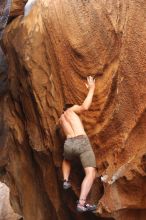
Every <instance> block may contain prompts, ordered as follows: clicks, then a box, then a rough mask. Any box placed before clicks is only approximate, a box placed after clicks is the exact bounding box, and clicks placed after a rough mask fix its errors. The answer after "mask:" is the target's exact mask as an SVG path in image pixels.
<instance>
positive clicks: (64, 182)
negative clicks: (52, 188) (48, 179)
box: [63, 180, 71, 189]
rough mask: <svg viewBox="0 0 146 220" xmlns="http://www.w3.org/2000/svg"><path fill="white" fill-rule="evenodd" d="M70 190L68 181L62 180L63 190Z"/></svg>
mask: <svg viewBox="0 0 146 220" xmlns="http://www.w3.org/2000/svg"><path fill="white" fill-rule="evenodd" d="M69 188H71V183H70V181H69V180H64V181H63V189H69Z"/></svg>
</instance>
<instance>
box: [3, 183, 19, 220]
mask: <svg viewBox="0 0 146 220" xmlns="http://www.w3.org/2000/svg"><path fill="white" fill-rule="evenodd" d="M0 198H1V202H0V219H1V220H18V219H20V216H19V215H17V214H16V213H14V211H13V210H12V208H11V206H10V201H9V188H8V187H7V186H6V185H5V184H3V183H1V182H0Z"/></svg>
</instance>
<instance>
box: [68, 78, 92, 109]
mask: <svg viewBox="0 0 146 220" xmlns="http://www.w3.org/2000/svg"><path fill="white" fill-rule="evenodd" d="M86 87H87V88H88V89H89V91H88V94H87V96H86V98H85V100H84V102H83V104H82V105H74V106H72V107H71V108H69V109H70V110H72V111H74V112H76V113H81V112H83V111H86V110H88V109H89V107H90V106H91V103H92V99H93V94H94V90H95V79H93V77H92V76H88V77H87V84H86Z"/></svg>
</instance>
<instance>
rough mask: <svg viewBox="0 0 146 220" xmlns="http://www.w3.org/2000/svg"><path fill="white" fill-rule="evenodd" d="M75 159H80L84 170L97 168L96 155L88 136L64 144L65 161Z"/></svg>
mask: <svg viewBox="0 0 146 220" xmlns="http://www.w3.org/2000/svg"><path fill="white" fill-rule="evenodd" d="M75 157H79V158H80V160H81V163H82V166H83V167H84V168H85V167H96V160H95V155H94V152H93V150H92V147H91V144H90V141H89V139H88V137H87V136H86V135H79V136H76V137H73V138H67V139H66V141H65V143H64V159H66V160H73V159H74V158H75Z"/></svg>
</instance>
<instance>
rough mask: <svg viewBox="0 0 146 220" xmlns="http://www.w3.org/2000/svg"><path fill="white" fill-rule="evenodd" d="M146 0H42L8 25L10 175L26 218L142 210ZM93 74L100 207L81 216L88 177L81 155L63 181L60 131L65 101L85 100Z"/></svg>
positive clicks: (129, 217)
mask: <svg viewBox="0 0 146 220" xmlns="http://www.w3.org/2000/svg"><path fill="white" fill-rule="evenodd" d="M145 12H146V2H145V1H144V0H141V1H140V0H131V1H127V0H116V1H113V0H112V1H108V0H101V1H95V0H92V1H91V0H88V1H87V0H82V1H81V0H65V1H59V0H48V1H46V0H38V1H37V3H36V4H35V5H34V7H33V9H32V11H31V12H30V14H29V15H28V16H27V17H23V15H22V16H19V17H17V18H15V19H14V20H13V21H12V22H11V23H10V24H9V25H8V26H7V28H6V30H5V34H4V37H3V46H4V48H5V51H6V53H7V59H8V62H9V71H8V74H9V94H8V96H7V102H6V105H7V106H6V109H5V111H4V112H5V121H6V123H7V124H8V127H9V136H8V140H7V143H6V147H7V148H8V149H9V150H8V161H7V166H6V171H7V174H6V175H5V178H6V179H7V182H8V183H9V186H10V188H11V200H12V204H13V208H14V209H15V210H17V212H18V213H19V214H21V215H23V216H24V219H25V220H33V219H35V220H47V219H51V218H52V219H53V220H55V219H64V220H68V219H71V218H72V219H82V218H83V219H86V218H89V217H90V218H93V219H98V215H100V216H102V217H113V218H115V219H117V220H122V219H124V220H125V219H126V220H134V219H136V217H135V216H139V219H141V220H144V219H145V209H146V199H145V198H146V196H145V195H146V186H145V181H146V177H145V174H146V144H145V138H146V129H145V128H146V86H145V84H146V77H145V74H146V73H145V69H146V59H145V58H146V46H145V45H146V44H145V43H146V29H145V24H146V17H145ZM88 75H92V76H94V77H95V78H96V91H95V95H94V99H93V104H92V106H91V109H90V110H89V111H88V112H86V113H85V114H83V116H82V120H83V123H84V125H85V129H86V131H87V134H88V135H89V138H90V140H91V143H92V146H93V149H94V152H95V154H96V160H97V169H98V174H99V176H100V175H107V176H108V180H107V181H111V180H112V179H113V178H115V182H114V183H113V184H111V185H110V184H108V183H103V186H102V184H101V183H100V181H99V180H97V181H96V182H95V184H94V187H93V190H92V192H91V200H92V201H93V202H96V203H98V209H97V215H90V216H88V215H85V216H81V215H78V214H77V213H76V212H75V201H76V200H77V196H78V195H79V190H80V188H79V186H80V183H81V180H82V178H83V171H82V168H81V166H80V164H78V163H77V164H76V163H75V164H74V165H73V168H74V169H73V170H74V172H73V173H72V176H71V179H72V184H73V189H72V191H71V192H70V193H64V192H63V191H62V182H61V178H62V176H61V168H60V167H61V161H62V152H63V147H62V144H63V143H62V140H60V139H59V137H58V136H57V135H56V133H55V128H56V123H57V120H58V118H59V116H60V114H61V112H62V107H63V105H64V103H66V102H70V103H77V104H80V103H82V101H83V100H84V98H85V96H86V94H87V90H86V87H85V85H84V83H85V82H86V77H87V76H88Z"/></svg>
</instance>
